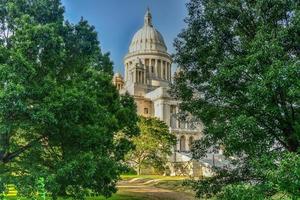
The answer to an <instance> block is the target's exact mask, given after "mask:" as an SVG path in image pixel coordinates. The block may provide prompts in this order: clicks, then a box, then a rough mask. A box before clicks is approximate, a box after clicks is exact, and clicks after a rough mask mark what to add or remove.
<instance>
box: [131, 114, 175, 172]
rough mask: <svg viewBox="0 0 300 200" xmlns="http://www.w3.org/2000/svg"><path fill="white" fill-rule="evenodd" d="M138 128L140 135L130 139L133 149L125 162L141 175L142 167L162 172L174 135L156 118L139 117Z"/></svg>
mask: <svg viewBox="0 0 300 200" xmlns="http://www.w3.org/2000/svg"><path fill="white" fill-rule="evenodd" d="M138 127H139V128H140V135H139V136H135V137H133V139H132V141H133V144H134V145H135V149H134V150H132V151H130V152H129V153H128V156H127V162H128V163H129V164H131V165H133V166H134V168H135V170H136V171H137V173H138V174H141V168H142V167H153V168H154V169H156V170H158V171H163V170H164V169H165V167H166V163H167V161H168V160H167V159H168V156H169V155H170V154H171V153H172V148H173V147H174V145H175V144H176V137H175V135H173V134H172V133H170V131H169V127H168V126H167V125H166V124H165V123H164V122H163V121H161V120H159V119H157V118H145V117H140V118H139V122H138Z"/></svg>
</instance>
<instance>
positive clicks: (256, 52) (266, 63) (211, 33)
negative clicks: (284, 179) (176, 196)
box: [172, 0, 300, 199]
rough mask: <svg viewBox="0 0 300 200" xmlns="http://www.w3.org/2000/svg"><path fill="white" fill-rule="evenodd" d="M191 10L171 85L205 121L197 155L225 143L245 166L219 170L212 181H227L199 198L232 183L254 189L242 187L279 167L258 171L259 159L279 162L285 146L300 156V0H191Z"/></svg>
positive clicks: (262, 180)
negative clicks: (176, 71) (236, 176)
mask: <svg viewBox="0 0 300 200" xmlns="http://www.w3.org/2000/svg"><path fill="white" fill-rule="evenodd" d="M187 8H188V12H189V16H188V17H187V18H186V22H187V28H186V29H185V30H184V31H183V32H182V33H180V35H179V36H178V38H177V39H176V41H175V47H176V51H177V53H176V54H175V56H174V57H175V61H176V62H177V63H178V64H179V66H180V71H179V72H178V73H177V76H176V77H175V83H174V85H173V87H172V91H173V94H174V96H175V97H177V98H179V99H180V100H182V103H181V109H182V110H184V111H188V112H190V113H192V114H193V115H194V116H197V117H199V118H200V119H201V120H202V121H203V122H204V124H205V126H206V128H205V135H204V137H203V138H202V139H201V140H200V141H199V142H196V143H195V145H194V146H195V149H194V152H193V153H194V156H195V158H199V157H201V156H203V155H205V152H206V151H207V149H209V147H211V146H215V145H217V146H218V145H219V146H222V147H224V148H225V154H226V155H227V156H233V157H235V158H236V160H235V162H236V163H234V164H235V165H236V166H237V168H239V172H237V170H232V171H231V170H227V171H228V173H227V174H226V173H225V174H223V173H221V172H219V173H218V174H219V175H220V176H219V178H220V179H218V178H215V179H214V180H212V181H211V182H210V183H209V184H214V183H217V182H218V181H221V180H228V181H225V182H222V181H221V182H219V183H221V184H219V185H220V187H218V189H217V190H212V188H213V187H208V188H211V190H210V191H206V192H204V193H202V192H199V196H203V195H205V193H210V192H212V191H213V193H218V192H220V191H221V190H222V188H223V186H224V185H228V184H233V186H232V188H230V187H229V188H227V189H226V191H227V192H228V191H229V192H230V191H231V190H232V189H233V188H234V189H237V190H239V191H242V190H248V188H249V186H248V185H242V186H240V184H244V183H245V182H246V183H251V184H253V183H256V184H259V185H260V186H262V185H269V182H268V181H270V182H272V183H273V181H271V180H270V179H267V178H266V174H265V171H269V170H274V169H275V168H276V167H271V168H270V165H266V166H259V167H261V171H260V172H258V171H259V170H257V168H255V166H254V164H253V163H264V161H265V160H270V162H271V164H272V165H273V166H277V165H280V164H281V161H282V159H283V157H282V155H281V153H282V152H285V151H289V152H294V153H295V154H291V155H294V156H295V155H296V154H298V153H299V148H300V137H299V121H300V79H299V77H300V60H299V55H300V49H299V43H300V34H299V32H300V23H299V19H300V4H299V1H293V0H255V1H252V0H251V1H250V0H239V1H217V0H191V1H190V3H188V4H187ZM282 162H283V161H282ZM262 171H264V172H262ZM293 173H295V171H294V172H293ZM230 174H231V175H230ZM236 174H241V176H238V178H234V176H235V175H236ZM224 176H225V177H227V178H228V179H226V178H224ZM290 181H294V180H293V179H290ZM199 184H200V185H201V184H205V182H200V183H199ZM278 184H279V183H278ZM293 184H295V185H297V184H296V182H295V183H293ZM199 187H200V189H199V188H198V189H199V190H202V189H203V187H201V186H199ZM277 189H278V190H281V188H280V189H279V188H277ZM251 191H254V193H255V191H256V189H253V190H252V189H251V190H250V192H251ZM276 191H277V190H274V191H272V192H275V193H276ZM272 192H270V191H269V193H272ZM269 193H267V194H268V195H270V194H269ZM226 194H229V193H226ZM267 194H264V195H266V196H267ZM293 195H295V194H293ZM224 198H225V197H224ZM257 198H258V197H257ZM241 199H242V198H241Z"/></svg>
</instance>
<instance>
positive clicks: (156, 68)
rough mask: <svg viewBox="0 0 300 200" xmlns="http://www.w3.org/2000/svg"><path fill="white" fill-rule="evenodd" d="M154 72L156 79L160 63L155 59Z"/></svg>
mask: <svg viewBox="0 0 300 200" xmlns="http://www.w3.org/2000/svg"><path fill="white" fill-rule="evenodd" d="M154 68H155V69H154V71H155V77H156V78H158V62H157V59H155V67H154Z"/></svg>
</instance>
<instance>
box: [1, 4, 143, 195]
mask: <svg viewBox="0 0 300 200" xmlns="http://www.w3.org/2000/svg"><path fill="white" fill-rule="evenodd" d="M63 12H64V9H63V7H62V6H61V4H60V1H59V0H42V1H41V0H32V1H27V0H26V1H25V0H17V1H15V0H13V1H11V0H1V4H0V25H1V26H0V27H1V30H0V49H1V51H0V109H1V113H0V175H1V176H0V180H1V182H0V186H1V188H2V185H3V184H8V183H10V184H15V185H16V187H17V190H18V191H19V194H20V195H24V196H28V197H30V196H34V195H36V191H37V189H38V184H37V182H38V180H40V178H41V177H43V178H44V180H45V181H44V182H45V188H46V190H47V192H48V193H49V194H51V195H52V197H53V198H57V197H58V196H63V197H67V196H69V197H73V198H74V199H83V198H84V196H85V195H87V194H90V193H91V192H92V193H95V194H101V195H105V196H109V195H110V194H111V193H112V192H115V191H116V188H115V184H116V181H117V180H118V178H119V174H120V173H121V172H122V170H123V168H124V167H123V166H122V164H121V163H122V162H123V160H124V156H125V155H126V153H127V152H128V151H129V150H130V149H131V148H132V144H131V142H130V138H131V137H132V136H136V135H137V134H138V127H137V120H138V118H137V115H136V108H135V104H134V101H133V99H132V98H131V97H129V96H128V95H125V96H119V94H118V92H117V90H116V88H115V87H114V86H113V85H112V82H111V79H112V73H113V72H112V62H111V61H110V59H109V54H103V53H102V52H101V50H100V47H99V41H98V38H97V33H96V32H95V29H94V27H93V26H90V25H89V24H88V22H87V21H85V20H83V19H82V20H81V21H80V22H79V23H78V24H71V23H69V22H66V21H64V18H63ZM119 132H122V133H123V134H124V135H123V137H121V138H117V137H116V135H117V134H118V133H119ZM2 189H3V188H2ZM1 191H2V190H1ZM1 191H0V193H1Z"/></svg>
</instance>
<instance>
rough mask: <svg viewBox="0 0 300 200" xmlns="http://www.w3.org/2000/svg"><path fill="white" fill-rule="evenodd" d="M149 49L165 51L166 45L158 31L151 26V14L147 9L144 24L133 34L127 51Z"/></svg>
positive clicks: (148, 50) (145, 50) (144, 50)
mask: <svg viewBox="0 0 300 200" xmlns="http://www.w3.org/2000/svg"><path fill="white" fill-rule="evenodd" d="M150 51H159V52H164V53H166V52H167V46H166V44H165V41H164V39H163V37H162V35H161V34H160V32H159V31H157V30H156V29H155V28H154V27H153V25H152V16H151V13H150V11H149V9H148V10H147V12H146V14H145V19H144V26H143V27H142V28H141V29H140V30H138V31H137V32H136V33H135V35H134V36H133V39H132V41H131V44H130V46H129V53H135V52H139V53H140V52H150Z"/></svg>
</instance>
